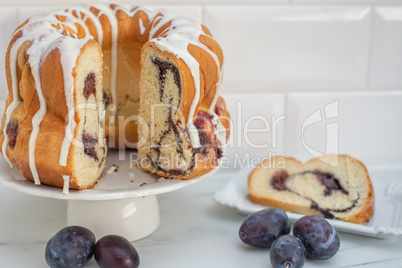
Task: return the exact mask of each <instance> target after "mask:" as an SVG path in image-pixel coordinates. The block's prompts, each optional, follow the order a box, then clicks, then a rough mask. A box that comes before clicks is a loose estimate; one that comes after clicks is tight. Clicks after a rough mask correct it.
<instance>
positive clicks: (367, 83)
mask: <svg viewBox="0 0 402 268" xmlns="http://www.w3.org/2000/svg"><path fill="white" fill-rule="evenodd" d="M376 11H377V10H376V7H375V6H374V5H371V6H370V25H369V27H370V28H369V44H368V46H369V49H368V55H367V69H366V81H365V88H364V89H365V90H370V80H371V79H370V78H371V77H370V74H371V66H372V60H373V59H372V58H373V57H372V53H373V51H372V50H373V47H374V46H373V40H374V38H373V36H374V20H375V12H376Z"/></svg>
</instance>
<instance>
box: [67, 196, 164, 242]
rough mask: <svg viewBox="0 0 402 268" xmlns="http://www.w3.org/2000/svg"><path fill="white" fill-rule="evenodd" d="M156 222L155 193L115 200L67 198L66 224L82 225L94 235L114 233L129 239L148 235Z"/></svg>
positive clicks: (155, 226) (157, 224) (157, 220)
mask: <svg viewBox="0 0 402 268" xmlns="http://www.w3.org/2000/svg"><path fill="white" fill-rule="evenodd" d="M159 223H160V217H159V205H158V200H157V197H156V195H149V196H144V197H134V198H125V199H117V200H97V201H85V200H84V201H83V200H69V201H68V207H67V225H69V226H70V225H79V226H85V227H86V228H88V229H90V230H92V231H93V232H94V234H95V235H96V237H103V236H105V235H108V234H118V235H121V236H124V237H125V238H127V239H128V240H129V241H135V240H139V239H141V238H144V237H146V236H148V235H150V234H152V233H153V232H154V231H156V229H157V228H158V227H159Z"/></svg>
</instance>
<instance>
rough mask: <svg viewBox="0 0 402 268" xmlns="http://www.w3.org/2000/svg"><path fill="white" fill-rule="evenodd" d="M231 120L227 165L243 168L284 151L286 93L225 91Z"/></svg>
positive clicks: (224, 95)
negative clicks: (230, 92) (229, 92)
mask: <svg viewBox="0 0 402 268" xmlns="http://www.w3.org/2000/svg"><path fill="white" fill-rule="evenodd" d="M223 97H224V98H225V101H226V106H227V109H228V111H229V112H230V117H231V120H232V127H231V137H230V140H229V144H228V148H227V157H228V159H229V160H230V161H231V162H230V164H227V165H226V166H229V167H236V168H240V167H241V166H242V165H243V164H244V165H250V164H251V162H252V161H254V162H255V163H257V162H259V161H261V159H262V158H265V157H268V156H272V155H274V154H281V153H283V143H284V132H283V131H284V126H285V122H284V120H283V115H284V107H285V105H284V104H285V103H284V101H285V95H284V94H278V93H265V94H259V95H255V94H247V93H243V94H223Z"/></svg>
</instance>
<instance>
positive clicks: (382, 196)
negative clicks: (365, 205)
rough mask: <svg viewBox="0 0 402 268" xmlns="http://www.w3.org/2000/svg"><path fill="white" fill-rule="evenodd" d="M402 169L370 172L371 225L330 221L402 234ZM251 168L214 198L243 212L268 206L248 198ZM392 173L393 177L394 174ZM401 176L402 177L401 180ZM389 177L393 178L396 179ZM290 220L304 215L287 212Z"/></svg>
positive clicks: (374, 233) (373, 232)
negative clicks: (373, 206)
mask: <svg viewBox="0 0 402 268" xmlns="http://www.w3.org/2000/svg"><path fill="white" fill-rule="evenodd" d="M401 172H402V170H401V169H400V168H398V169H395V170H394V171H393V172H392V171H389V170H382V169H381V170H380V169H379V170H373V172H372V171H370V175H371V179H372V182H373V185H374V193H375V212H374V216H373V217H372V218H371V219H370V222H369V224H368V225H359V224H354V223H348V222H343V221H338V220H328V221H329V222H330V223H331V225H332V226H333V227H334V228H335V229H336V230H338V231H341V232H346V233H352V234H359V235H364V236H369V237H376V238H390V237H393V236H398V235H402V178H401V176H402V173H401ZM249 173H250V170H247V169H244V170H241V171H240V172H239V173H238V174H237V175H236V176H235V177H234V178H233V179H232V180H230V181H229V182H228V183H227V184H226V185H225V186H224V187H223V188H222V189H221V190H219V191H218V192H216V193H215V195H214V200H215V201H216V202H218V203H220V204H222V205H225V206H229V207H232V208H235V209H237V210H238V211H239V212H241V213H242V214H246V215H248V214H250V213H253V212H255V211H258V210H261V209H264V208H266V206H263V205H259V204H255V203H253V202H251V201H250V200H249V198H248V190H247V177H248V174H249ZM392 176H393V177H392ZM398 177H399V178H401V179H398ZM390 178H394V179H393V180H392V179H390ZM287 214H288V217H289V219H290V221H291V222H295V221H296V220H297V219H299V218H300V217H302V216H303V215H301V214H298V213H291V212H287Z"/></svg>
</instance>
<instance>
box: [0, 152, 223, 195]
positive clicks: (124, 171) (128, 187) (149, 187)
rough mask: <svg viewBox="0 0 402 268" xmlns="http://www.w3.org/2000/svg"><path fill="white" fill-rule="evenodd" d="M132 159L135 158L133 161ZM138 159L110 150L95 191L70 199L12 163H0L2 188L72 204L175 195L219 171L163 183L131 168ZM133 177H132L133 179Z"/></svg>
mask: <svg viewBox="0 0 402 268" xmlns="http://www.w3.org/2000/svg"><path fill="white" fill-rule="evenodd" d="M130 157H131V158H130ZM135 159H137V153H136V151H130V150H126V151H125V152H124V151H123V153H121V154H120V155H119V151H118V150H109V152H108V156H107V160H106V168H105V171H104V172H103V177H102V178H101V179H100V180H99V182H98V183H97V184H96V185H95V186H94V188H92V189H87V190H70V193H69V194H68V195H66V194H63V193H62V189H61V188H57V187H52V186H47V185H35V184H34V183H33V182H31V181H29V180H27V179H25V178H24V177H23V176H22V175H21V174H20V173H19V172H18V171H17V170H16V169H15V168H10V166H9V165H8V163H7V162H6V161H5V160H4V159H3V158H2V157H1V159H0V184H2V185H4V186H6V187H8V188H11V189H14V190H17V191H19V192H22V193H25V194H30V195H35V196H42V197H50V198H57V199H68V200H113V199H123V198H132V197H141V196H148V195H155V194H161V193H166V192H170V191H174V190H177V189H180V188H183V187H185V186H188V185H191V184H193V183H196V182H198V181H200V180H202V179H204V178H206V177H208V176H210V175H212V174H213V173H214V172H216V171H217V169H218V168H215V169H214V170H212V171H211V172H209V173H208V174H205V175H202V176H199V177H196V178H193V179H189V180H178V179H168V178H165V179H160V177H159V176H156V175H154V174H150V173H147V172H143V171H142V170H140V169H139V168H137V167H135V166H133V165H131V167H130V162H131V160H135ZM113 164H115V165H117V166H118V167H119V169H118V171H117V172H114V173H112V174H109V175H107V174H106V171H107V170H108V169H109V168H110V167H111V166H112V165H113ZM129 173H131V174H130V175H131V176H130V175H129Z"/></svg>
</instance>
